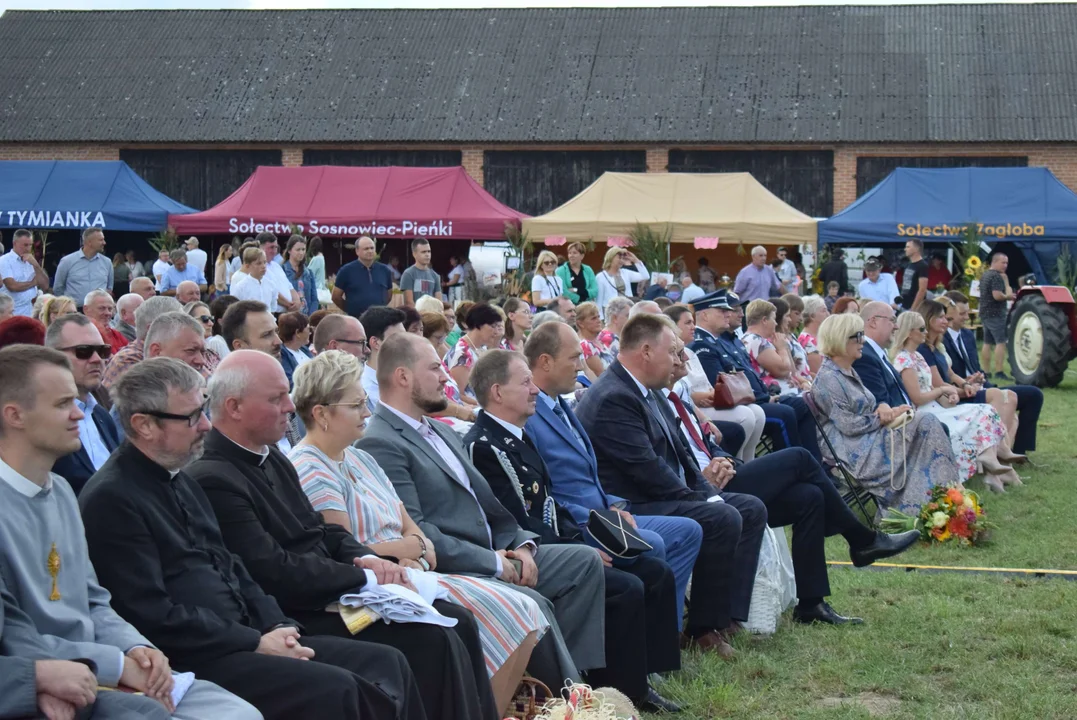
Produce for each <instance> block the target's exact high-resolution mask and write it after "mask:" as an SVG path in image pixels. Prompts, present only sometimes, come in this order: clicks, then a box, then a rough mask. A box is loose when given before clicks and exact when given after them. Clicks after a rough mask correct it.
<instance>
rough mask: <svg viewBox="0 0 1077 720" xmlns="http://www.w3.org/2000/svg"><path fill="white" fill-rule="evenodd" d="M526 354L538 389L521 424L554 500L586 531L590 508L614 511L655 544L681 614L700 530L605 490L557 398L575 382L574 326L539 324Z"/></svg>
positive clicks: (579, 429) (591, 453) (587, 446)
mask: <svg viewBox="0 0 1077 720" xmlns="http://www.w3.org/2000/svg"><path fill="white" fill-rule="evenodd" d="M524 355H525V356H526V357H527V364H528V365H529V366H530V368H531V373H532V376H533V382H534V383H535V385H536V386H537V387H538V389H539V395H538V400H537V401H536V403H535V414H534V415H532V416H531V417H530V418H529V419H528V421H527V424H526V425H525V429H526V430H527V434H528V435H529V436H530V437H531V439H532V441H533V442H534V443H535V447H536V448H537V449H538V451H539V454H540V455H542V459H543V460H544V461H545V462H546V466H547V467H548V468H549V469H550V477H551V478H552V481H553V497H554V499H555V500H556V501H557V504H558V505H559V506H560V507H563V508H565V509H566V510H568V512H569V513H570V514H571V515H572V519H573V520H574V521H575V522H576V524H577V525H579V526H580V527H581V528H583V529H584V532H585V534H586V529H587V521H588V519H589V517H590V513H591V511H592V510H606V509H610V510H616V511H617V512H619V513H620V514H621V515H623V516H624V518H625V520H626V521H627V522H629V523H631V524H633V525H635V526H636V529H637V530H638V531H639V533H640V536H641V537H642V538H643V539H644V540H646V541H647V543H648V544H650V545H651V547H652V548H654V549H653V550H652V551H650V554H653V555H654V556H655V557H658V558H659V559H662V560H665V561H666V562H667V563H668V564H669V566H670V568H671V569H672V570H673V576H674V578H675V580H676V585H677V608H678V611H677V612H678V617H680V616H681V614H682V613H683V608H684V595H685V591H686V590H687V588H688V580H689V578H691V576H692V567H693V566H694V565H695V563H696V558H697V556H698V555H699V549H700V543H702V542H703V529H702V528H701V527H700V526H699V523H697V522H696V521H695V520H692V519H691V518H687V517H675V516H664V515H634V514H632V513H631V507H630V503H629V502H628V501H627V500H625V499H624V498H621V497H617V496H616V495H611V494H609V493H607V492H606V491H605V490H604V489H603V487H602V483H601V482H600V481H599V476H598V460H597V459H596V458H595V450H594V447H593V446H592V445H591V440H590V438H588V436H587V431H586V430H584V429H583V425H581V424H580V421H579V419H578V418H577V417H576V414H575V413H574V412H573V411H572V409H571V408H570V407H569V406H568V403H566V402H565V401H564V400H563V399H562V398H561V395H563V394H565V393H570V392H572V390H573V389H574V388H575V386H576V367H577V365H578V363H579V359H580V340H579V337H578V336H577V335H576V333H575V332H573V330H572V328H570V327H569V326H568V325H565V324H564V323H546V324H545V325H540V326H539V327H537V328H535V330H533V331H532V332H531V335H530V337H528V339H527V344H526V345H525V346H524ZM585 537H587V539H590V538H589V536H586V535H585Z"/></svg>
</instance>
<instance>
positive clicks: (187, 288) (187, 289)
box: [176, 280, 202, 305]
mask: <svg viewBox="0 0 1077 720" xmlns="http://www.w3.org/2000/svg"><path fill="white" fill-rule="evenodd" d="M176 299H177V300H179V303H180V305H186V304H187V303H189V302H194V301H196V300H201V299H202V290H201V288H199V287H198V283H196V282H195V281H193V280H184V281H183V282H181V283H180V284H179V285H177V286H176Z"/></svg>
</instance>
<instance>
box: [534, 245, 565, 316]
mask: <svg viewBox="0 0 1077 720" xmlns="http://www.w3.org/2000/svg"><path fill="white" fill-rule="evenodd" d="M564 290H565V285H564V283H563V282H562V280H561V278H560V277H558V275H557V256H556V255H554V254H553V253H552V252H550V251H549V250H543V251H542V252H540V253H539V256H538V259H537V260H535V276H534V277H533V278H531V304H532V305H534V306H535V307H542V306H544V305H549V304H550V303H551V302H553V301H554V300H555V299H557V298H559V297H561V294H562V293H563V292H564Z"/></svg>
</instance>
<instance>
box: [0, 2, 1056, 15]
mask: <svg viewBox="0 0 1077 720" xmlns="http://www.w3.org/2000/svg"><path fill="white" fill-rule="evenodd" d="M1035 1H1037V0H1001V2H1004V3H1008V4H1022V3H1023V4H1028V3H1031V2H1035ZM1039 1H1041V2H1042V1H1044V0H1039ZM1046 1H1047V2H1070V1H1072V0H1046ZM978 2H983V0H942V1H941V2H940V1H939V0H902V1H901V2H900V3H895V2H884V1H882V0H860V2H847V1H845V0H732V1H731V2H724V3H715V2H713V0H712V1H710V2H704V1H702V0H613V1H612V2H603V3H601V4H599V3H595V2H593V0H545V1H543V0H537V1H536V0H448V1H446V0H440V1H438V0H418V1H416V2H408V1H406V0H0V12H2V11H3V10H5V9H8V10H136V9H138V10H171V9H200V10H201V9H214V8H216V9H229V10H236V9H252V10H263V9H264V10H283V9H305V8H369V9H374V8H491V7H585V6H601V7H662V6H671V7H685V6H709V5H741V6H778V5H785V6H789V5H897V4H901V5H938V4H975V3H978Z"/></svg>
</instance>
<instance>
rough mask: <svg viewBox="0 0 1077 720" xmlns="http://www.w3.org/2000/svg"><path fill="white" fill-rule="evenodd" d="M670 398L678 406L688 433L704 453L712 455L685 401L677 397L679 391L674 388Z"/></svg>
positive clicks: (674, 405)
mask: <svg viewBox="0 0 1077 720" xmlns="http://www.w3.org/2000/svg"><path fill="white" fill-rule="evenodd" d="M669 399H670V402H672V403H673V407H675V408H677V414H678V415H679V416H680V418H681V422H682V423H684V427H685V428H687V430H688V434H689V435H690V436H691V438H692V442H694V443H695V444H696V447H697V448H699V449H700V450H702V451H703V454H704V455H706V456H707V457H710V456H711V452H710V450H708V449H707V444H706V443H705V442H703V438H701V437H700V436H699V433H698V432H696V426H695V423H693V422H692V418H691V417H689V415H688V408H686V407H685V406H684V403H683V402H681V399H680V398H679V397H677V393H675V392H673V391H672V390H670V391H669Z"/></svg>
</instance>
